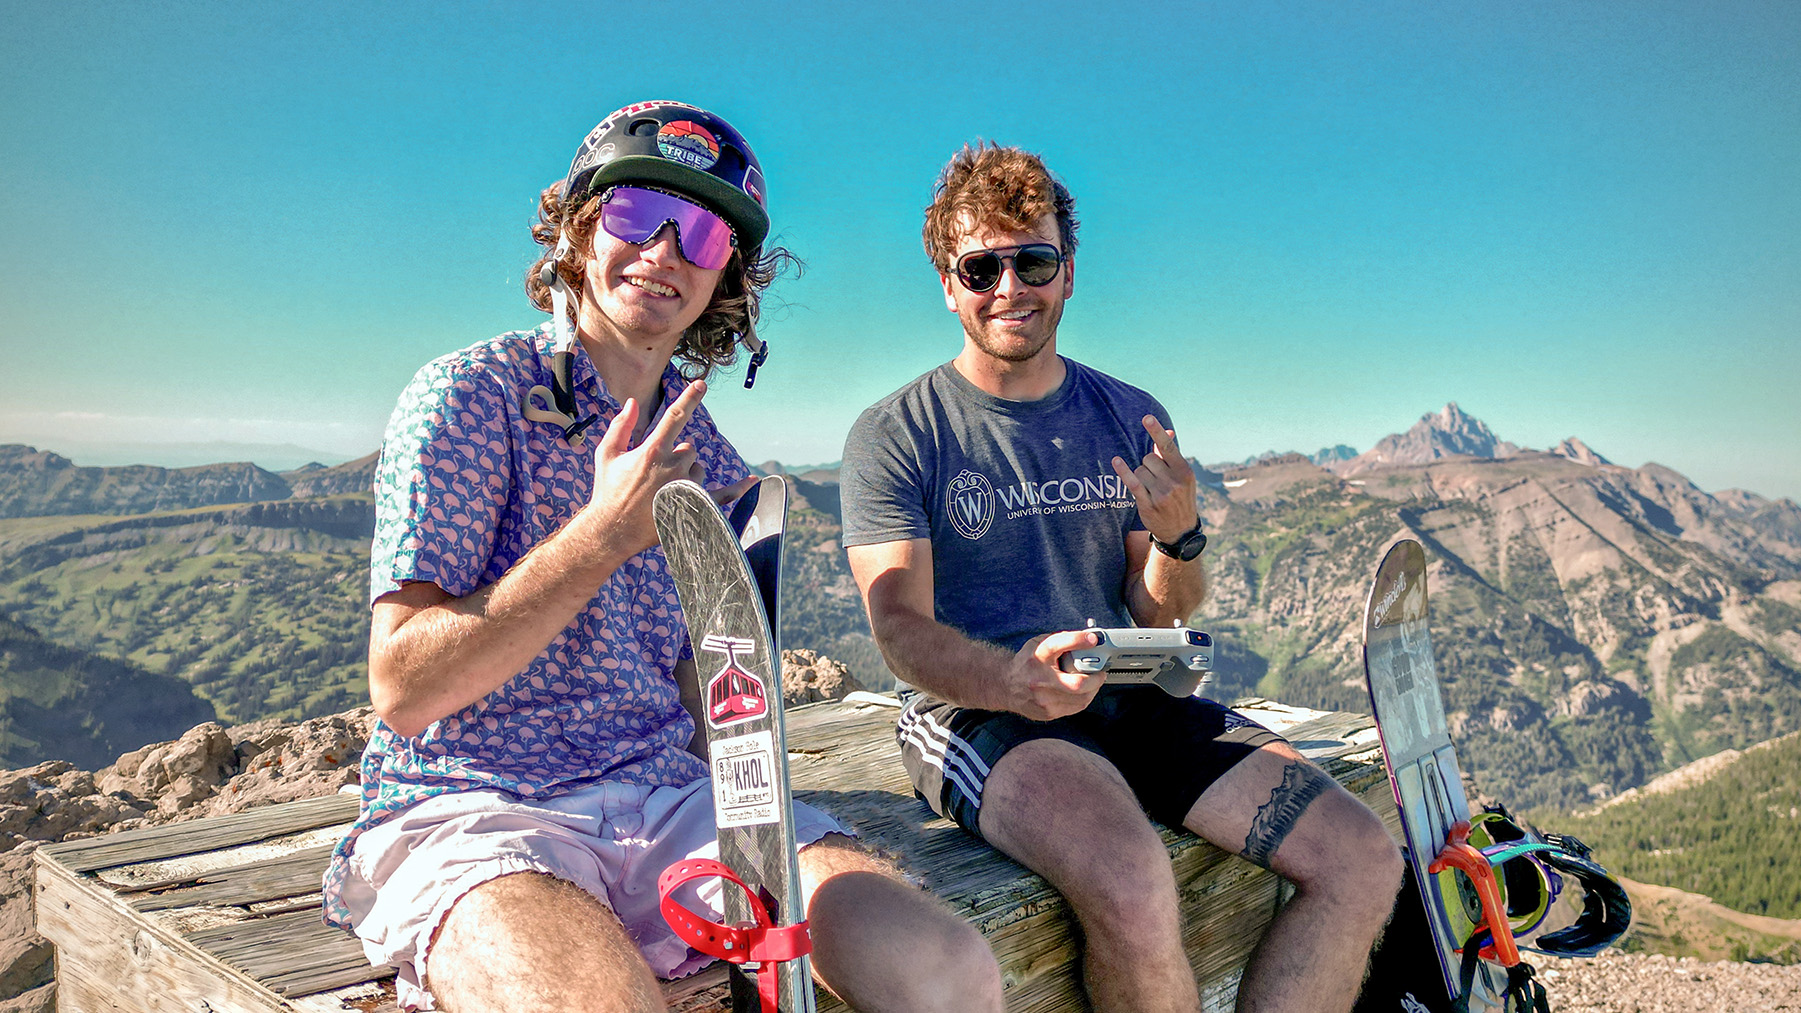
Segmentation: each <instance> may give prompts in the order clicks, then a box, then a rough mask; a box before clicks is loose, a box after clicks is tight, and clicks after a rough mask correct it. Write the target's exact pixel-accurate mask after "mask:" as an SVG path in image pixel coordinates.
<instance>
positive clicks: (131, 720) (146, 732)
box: [0, 618, 213, 770]
mask: <svg viewBox="0 0 1801 1013" xmlns="http://www.w3.org/2000/svg"><path fill="white" fill-rule="evenodd" d="M212 719H213V709H212V708H211V707H210V706H208V705H207V703H206V702H205V701H204V700H201V699H200V698H199V697H197V696H195V695H194V693H193V691H192V690H191V689H190V688H189V687H188V685H187V684H186V683H184V682H182V681H181V680H180V679H177V678H172V677H170V676H167V675H152V674H150V673H148V672H145V671H143V670H142V669H139V668H137V667H135V666H132V665H130V664H127V663H125V662H122V661H118V660H115V659H112V658H107V657H103V656H98V655H94V654H89V653H87V652H84V651H78V650H75V649H73V648H69V647H64V646H61V645H59V644H54V643H51V642H49V641H47V640H45V639H44V638H43V637H41V636H39V635H38V633H37V632H36V631H35V630H31V629H27V628H26V627H24V626H21V625H19V624H18V623H15V622H12V621H11V620H8V619H5V618H0V770H4V769H12V768H19V767H29V766H32V765H33V764H36V763H38V762H40V761H42V760H44V759H46V758H48V757H54V758H56V759H65V760H68V761H70V762H71V763H75V764H78V765H82V766H84V767H87V768H90V769H97V768H99V767H102V766H105V765H106V764H109V763H111V762H113V760H115V759H117V758H118V756H119V754H120V753H124V752H127V751H129V750H132V749H136V748H138V747H139V746H141V745H143V744H144V743H146V742H155V741H158V740H162V739H168V738H173V737H178V736H180V735H181V734H182V733H183V732H185V731H187V730H188V729H189V728H191V727H193V726H194V725H196V724H200V723H202V722H205V721H211V720H212Z"/></svg>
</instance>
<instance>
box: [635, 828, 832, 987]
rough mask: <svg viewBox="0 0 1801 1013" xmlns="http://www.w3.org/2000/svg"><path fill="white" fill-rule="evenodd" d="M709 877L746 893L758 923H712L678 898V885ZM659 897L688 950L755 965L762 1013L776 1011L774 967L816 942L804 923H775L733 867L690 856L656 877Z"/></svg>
mask: <svg viewBox="0 0 1801 1013" xmlns="http://www.w3.org/2000/svg"><path fill="white" fill-rule="evenodd" d="M707 876H718V877H719V878H720V879H723V880H725V881H726V882H728V883H732V884H735V885H736V886H737V887H738V889H740V890H743V891H744V899H745V900H746V901H747V902H748V903H749V904H750V910H751V914H752V915H753V916H755V917H756V920H757V921H756V924H755V925H743V926H734V925H721V924H719V923H717V922H710V921H707V920H706V919H705V918H702V917H701V916H699V915H697V914H695V913H694V912H692V911H690V910H688V909H687V908H685V907H683V906H682V905H681V903H680V902H678V901H677V900H676V899H675V896H674V894H675V888H676V887H678V886H681V885H682V884H683V883H686V882H687V881H689V880H690V879H701V878H704V877H707ZM657 896H658V897H659V898H660V904H659V906H660V907H661V909H662V911H663V920H664V921H666V922H668V923H669V927H670V928H671V929H674V930H675V934H676V935H678V936H680V937H681V938H682V940H683V941H685V942H686V943H687V944H688V945H689V946H692V947H694V948H695V949H697V950H699V951H700V952H702V953H704V954H706V955H707V956H709V957H718V958H720V959H721V960H727V961H730V962H732V963H734V964H750V963H754V964H756V965H757V968H756V970H757V994H758V996H759V997H760V998H761V999H762V1004H763V1013H776V1011H777V1002H776V985H775V979H776V974H775V965H777V964H779V963H781V962H782V961H784V960H793V959H794V958H796V957H804V956H806V955H807V954H809V953H812V952H813V938H812V937H811V936H809V935H808V934H807V923H806V922H804V921H800V922H796V923H794V924H793V925H782V926H777V925H774V924H772V923H771V922H770V918H769V909H768V908H766V907H764V906H763V901H762V899H761V898H759V897H758V896H757V895H756V893H754V892H753V891H752V890H751V888H750V887H748V886H746V885H745V883H744V880H742V879H739V878H738V874H737V873H735V872H733V871H732V870H731V868H730V867H729V866H727V865H725V864H724V863H721V862H716V861H714V860H713V859H711V858H686V859H683V860H682V861H679V862H677V863H675V864H674V865H671V866H670V867H669V868H667V869H664V870H663V874H662V875H661V876H658V877H657Z"/></svg>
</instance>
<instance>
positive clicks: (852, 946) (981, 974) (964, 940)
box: [800, 834, 1002, 1013]
mask: <svg viewBox="0 0 1801 1013" xmlns="http://www.w3.org/2000/svg"><path fill="white" fill-rule="evenodd" d="M800 871H801V886H802V889H803V890H805V891H806V893H807V917H808V920H809V921H810V922H811V924H812V935H813V972H814V974H815V975H817V976H818V978H819V980H820V981H821V982H822V983H824V984H825V986H826V987H827V988H829V989H831V990H832V992H833V994H835V995H837V996H838V997H839V998H841V999H843V1000H844V1001H845V1002H847V1003H849V1004H850V1005H851V1006H853V1007H855V1008H856V1009H858V1010H860V1011H862V1013H886V1011H888V1010H895V1011H902V1010H907V1011H921V1013H934V1011H936V1013H1000V1010H1001V1008H1002V1000H1001V975H1000V968H999V966H997V965H996V964H995V961H994V953H993V951H992V950H990V949H989V947H988V941H987V940H986V939H983V938H982V935H981V933H979V932H977V931H976V930H975V928H974V927H973V926H971V925H970V924H969V923H967V922H965V921H963V920H962V919H961V918H958V917H957V916H956V915H955V914H953V913H952V912H951V910H950V909H949V908H947V907H945V906H944V904H942V903H941V902H939V901H938V899H937V898H935V897H933V896H931V895H930V894H928V893H926V892H925V891H923V890H920V889H918V888H916V887H913V886H911V885H909V884H908V883H906V882H905V881H903V880H902V879H901V878H900V874H899V872H898V871H897V870H895V869H894V867H893V866H892V865H890V864H888V863H887V862H884V861H882V860H881V859H879V858H877V857H875V856H874V855H871V854H869V853H868V852H866V851H863V850H862V849H861V848H859V847H857V846H856V845H855V844H853V843H851V841H850V839H849V838H846V837H843V836H841V835H838V834H828V835H827V836H826V837H825V839H824V840H822V841H819V842H818V843H816V844H813V845H810V846H808V847H806V848H803V849H802V850H801V853H800Z"/></svg>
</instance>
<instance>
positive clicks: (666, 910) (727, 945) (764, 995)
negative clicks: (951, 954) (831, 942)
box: [657, 858, 1512, 1013]
mask: <svg viewBox="0 0 1801 1013" xmlns="http://www.w3.org/2000/svg"><path fill="white" fill-rule="evenodd" d="M706 876H718V877H719V878H720V879H723V880H725V881H726V882H728V883H734V884H736V885H737V887H738V889H740V890H743V891H744V899H745V900H746V901H747V902H748V903H749V904H750V910H751V913H752V914H753V915H754V916H755V917H756V924H754V925H721V924H719V923H718V922H710V921H707V920H706V919H705V918H702V917H701V916H699V915H697V914H695V913H694V912H692V911H690V910H688V909H687V908H685V907H683V906H682V905H681V903H680V902H679V901H677V900H676V899H675V896H674V894H675V888H676V887H678V886H681V885H682V884H683V883H686V882H687V881H689V880H691V879H700V878H704V877H706ZM657 896H658V898H659V905H658V906H659V907H660V908H661V909H662V912H663V920H664V921H666V922H668V923H669V927H670V928H671V929H674V930H675V934H676V935H677V936H680V937H681V938H682V940H683V941H684V942H686V943H687V944H688V945H689V946H692V947H694V948H695V949H697V950H699V951H700V952H702V953H704V954H706V955H707V956H709V957H718V958H720V959H721V960H726V961H730V962H731V963H734V964H750V963H754V964H756V965H757V967H756V970H757V995H758V996H759V998H760V999H761V1000H762V1006H763V1013H776V1005H777V1004H776V990H775V979H776V976H775V965H776V964H779V963H781V962H782V961H784V960H793V959H794V958H796V957H804V956H806V955H807V954H809V953H812V952H813V937H812V936H810V935H808V934H807V923H806V922H805V921H799V922H796V923H794V924H793V925H785V926H777V925H775V924H773V923H772V922H771V921H770V917H769V909H768V908H767V907H765V906H764V905H763V901H762V899H761V898H759V897H758V896H757V895H756V894H755V893H754V892H752V891H751V888H750V887H749V886H747V885H745V883H744V880H742V879H739V878H738V874H737V873H735V872H733V871H732V870H731V867H729V866H727V865H725V864H724V863H722V862H716V861H714V860H713V859H711V858H688V859H683V860H682V861H680V862H677V863H675V864H674V865H671V866H670V867H669V868H667V869H664V870H663V874H662V875H661V876H658V877H657ZM1508 941H1509V942H1511V941H1512V937H1509V939H1508ZM764 972H768V973H764Z"/></svg>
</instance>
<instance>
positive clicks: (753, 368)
mask: <svg viewBox="0 0 1801 1013" xmlns="http://www.w3.org/2000/svg"><path fill="white" fill-rule="evenodd" d="M738 340H740V341H742V342H744V347H745V348H748V349H750V365H749V367H747V368H746V369H745V370H744V389H745V390H749V389H750V385H751V384H753V383H756V382H757V367H758V366H761V365H762V364H763V363H765V362H767V361H769V342H767V341H764V340H763V339H762V338H759V337H757V325H756V324H753V323H751V322H750V320H749V319H748V318H747V319H746V320H745V321H744V333H743V334H741V335H739V336H738Z"/></svg>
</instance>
